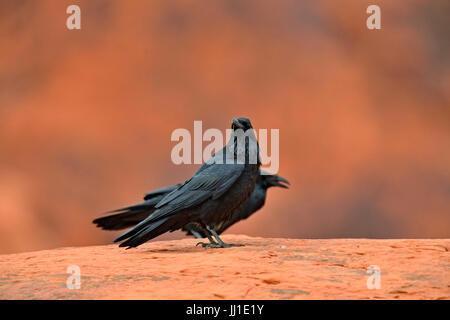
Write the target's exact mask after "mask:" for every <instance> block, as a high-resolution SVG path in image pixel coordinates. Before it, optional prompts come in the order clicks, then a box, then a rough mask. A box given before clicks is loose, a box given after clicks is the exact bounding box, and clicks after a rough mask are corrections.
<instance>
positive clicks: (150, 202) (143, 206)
mask: <svg viewBox="0 0 450 320" xmlns="http://www.w3.org/2000/svg"><path fill="white" fill-rule="evenodd" d="M262 171H263V170H260V175H259V176H258V179H257V180H256V185H255V189H254V190H253V193H252V195H251V196H250V198H249V199H247V201H245V202H244V203H243V204H242V205H241V206H240V207H239V210H236V211H235V212H234V213H233V216H232V218H231V219H229V220H227V221H224V223H221V224H220V223H219V224H218V225H217V226H216V229H215V231H216V232H217V234H219V235H220V234H221V233H222V232H224V231H225V230H226V229H228V228H229V227H231V226H232V225H233V224H235V223H236V222H239V221H241V220H244V219H247V218H248V217H250V216H251V215H252V214H253V213H255V212H256V211H258V210H259V209H261V208H262V207H263V206H264V203H265V201H266V195H267V189H268V188H270V187H281V188H287V186H286V184H289V181H287V180H286V179H284V178H283V177H280V176H277V175H274V174H268V173H266V172H262ZM178 186H179V185H175V186H170V187H165V188H161V189H158V190H155V191H153V192H150V193H147V194H146V195H145V197H144V200H145V201H144V202H142V203H139V204H136V205H132V206H128V207H124V208H120V209H117V210H113V211H110V213H114V212H118V213H116V214H113V215H109V216H106V217H101V218H98V219H95V220H94V221H93V222H94V223H95V224H96V225H97V227H100V228H102V229H104V230H121V229H125V228H129V227H133V226H134V225H136V224H138V223H139V222H141V221H142V220H144V219H145V218H147V217H148V216H149V215H150V214H151V213H153V212H154V211H155V205H156V204H157V203H158V202H159V201H161V199H162V198H164V196H165V195H167V194H168V193H169V192H171V191H173V190H175V189H176V188H177V187H178ZM219 227H220V228H219ZM183 230H184V231H186V233H187V234H188V235H193V236H195V237H196V238H206V237H207V232H205V231H204V230H203V228H202V227H201V226H200V225H198V224H195V223H189V224H187V225H186V226H184V227H183Z"/></svg>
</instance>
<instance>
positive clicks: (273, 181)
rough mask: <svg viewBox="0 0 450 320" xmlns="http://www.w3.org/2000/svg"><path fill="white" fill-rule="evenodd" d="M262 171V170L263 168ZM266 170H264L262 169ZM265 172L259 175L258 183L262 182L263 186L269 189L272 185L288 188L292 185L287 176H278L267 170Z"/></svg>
mask: <svg viewBox="0 0 450 320" xmlns="http://www.w3.org/2000/svg"><path fill="white" fill-rule="evenodd" d="M261 171H262V170H261ZM262 172H264V171H262ZM264 173H265V174H260V175H259V177H258V181H257V183H258V184H260V185H261V186H262V187H264V188H266V189H268V188H270V187H280V188H285V189H288V188H289V187H288V185H290V183H289V181H287V180H286V179H285V178H283V177H280V176H277V175H276V174H267V172H264Z"/></svg>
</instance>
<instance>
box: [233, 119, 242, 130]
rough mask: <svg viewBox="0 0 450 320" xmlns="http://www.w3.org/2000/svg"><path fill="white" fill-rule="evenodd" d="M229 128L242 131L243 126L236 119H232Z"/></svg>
mask: <svg viewBox="0 0 450 320" xmlns="http://www.w3.org/2000/svg"><path fill="white" fill-rule="evenodd" d="M231 127H232V128H233V129H244V126H243V125H242V123H240V122H239V120H238V119H236V118H233V121H232V125H231Z"/></svg>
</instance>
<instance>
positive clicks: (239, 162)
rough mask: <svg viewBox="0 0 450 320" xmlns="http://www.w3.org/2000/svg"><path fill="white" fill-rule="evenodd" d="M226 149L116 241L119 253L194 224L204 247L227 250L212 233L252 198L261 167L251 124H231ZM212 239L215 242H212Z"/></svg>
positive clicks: (236, 121)
mask: <svg viewBox="0 0 450 320" xmlns="http://www.w3.org/2000/svg"><path fill="white" fill-rule="evenodd" d="M231 128H232V134H231V137H230V140H229V141H228V143H227V145H226V146H225V147H224V148H222V149H221V150H219V151H218V152H216V153H215V154H214V155H213V156H212V157H211V159H209V160H208V161H207V162H206V163H205V164H203V165H202V166H201V167H200V168H199V169H198V170H197V172H196V173H195V174H194V175H193V176H192V177H191V178H190V179H188V180H186V181H185V182H184V183H182V184H180V185H178V186H177V187H176V188H175V189H174V190H173V191H171V192H169V193H168V194H167V195H165V196H164V197H163V198H162V199H161V200H160V201H159V202H158V203H157V204H156V205H155V209H156V210H155V211H154V212H153V213H152V214H151V215H150V216H148V217H147V218H145V219H144V220H143V221H141V222H139V223H138V224H137V225H136V226H134V227H133V228H132V229H131V230H129V231H127V232H125V233H123V234H122V235H120V236H119V237H117V238H116V239H115V240H114V242H120V241H124V240H125V241H124V242H122V243H121V244H120V247H127V248H132V247H136V246H139V245H141V244H143V243H144V242H146V241H148V240H150V239H153V238H155V237H157V236H159V235H161V234H163V233H165V232H168V231H175V230H177V229H181V228H183V227H184V226H186V225H187V224H189V223H196V224H198V225H200V226H201V227H202V228H204V230H206V232H207V233H208V234H207V238H208V239H209V241H210V243H207V244H206V243H202V245H203V246H204V247H222V248H223V247H231V246H235V245H232V244H227V243H224V242H223V241H222V239H220V237H219V235H218V234H217V233H216V232H215V226H216V225H217V224H218V223H223V221H226V220H229V219H231V217H232V215H233V213H234V212H235V211H236V210H238V209H239V207H240V206H241V204H242V203H243V202H245V201H246V200H247V199H248V198H249V197H250V195H251V194H252V192H253V189H254V187H255V183H256V179H257V178H258V176H259V167H260V165H261V161H260V157H259V146H258V142H257V140H256V136H255V134H254V132H253V128H252V125H251V122H250V120H249V119H247V118H238V119H236V118H235V119H233V121H232V125H231ZM212 237H214V238H215V239H216V241H217V242H216V241H214V239H213V238H212Z"/></svg>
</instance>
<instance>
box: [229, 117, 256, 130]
mask: <svg viewBox="0 0 450 320" xmlns="http://www.w3.org/2000/svg"><path fill="white" fill-rule="evenodd" d="M231 129H233V130H237V129H242V130H243V131H244V132H245V131H247V130H248V129H253V127H252V123H251V122H250V120H249V119H247V118H233V122H232V123H231Z"/></svg>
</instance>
